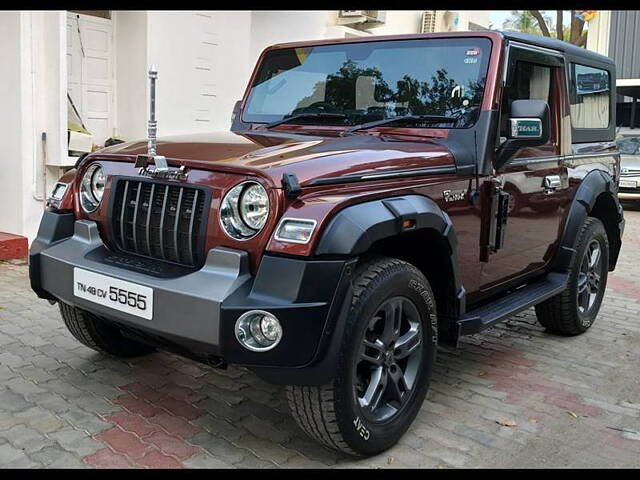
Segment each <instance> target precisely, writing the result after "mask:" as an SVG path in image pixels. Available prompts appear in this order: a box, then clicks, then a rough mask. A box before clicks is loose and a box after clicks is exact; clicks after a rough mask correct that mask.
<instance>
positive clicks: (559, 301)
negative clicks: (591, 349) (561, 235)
mask: <svg viewBox="0 0 640 480" xmlns="http://www.w3.org/2000/svg"><path fill="white" fill-rule="evenodd" d="M596 257H597V258H596ZM592 264H593V265H592ZM608 272H609V241H608V239H607V232H606V231H605V228H604V225H603V224H602V222H601V221H600V220H598V219H597V218H594V217H587V219H586V220H585V221H584V223H583V224H582V226H581V228H580V233H579V234H578V241H577V243H576V251H575V253H574V254H573V258H572V259H571V264H570V266H569V284H568V286H567V288H566V289H565V290H564V291H563V292H562V293H559V294H558V295H556V296H554V297H551V298H550V299H548V300H546V301H544V302H542V303H540V304H538V305H536V315H537V317H538V321H539V322H540V324H541V325H542V326H543V327H545V328H546V329H547V330H549V331H551V332H553V333H558V334H561V335H579V334H581V333H584V332H586V331H587V330H588V329H589V327H591V325H593V322H594V321H595V320H596V316H597V315H598V311H599V310H600V305H601V304H602V298H603V297H604V291H605V288H606V286H607V274H608Z"/></svg>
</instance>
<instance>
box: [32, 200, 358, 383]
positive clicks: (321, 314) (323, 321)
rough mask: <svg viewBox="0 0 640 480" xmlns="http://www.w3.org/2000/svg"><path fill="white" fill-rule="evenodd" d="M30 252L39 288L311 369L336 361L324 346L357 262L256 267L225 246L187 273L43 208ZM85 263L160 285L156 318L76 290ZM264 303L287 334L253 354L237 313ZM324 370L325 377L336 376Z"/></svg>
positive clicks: (144, 323)
mask: <svg viewBox="0 0 640 480" xmlns="http://www.w3.org/2000/svg"><path fill="white" fill-rule="evenodd" d="M29 260H30V262H29V263H30V267H29V270H30V277H31V284H32V288H33V290H34V291H35V292H36V293H37V294H38V296H40V297H41V298H47V299H49V300H60V301H63V302H65V303H68V304H70V305H74V306H77V307H79V308H81V309H84V310H87V311H90V312H92V313H94V314H96V315H99V316H101V317H103V318H105V319H107V320H109V321H112V322H114V323H117V324H118V325H120V326H121V328H122V329H123V331H125V332H128V331H130V332H132V333H133V334H135V335H139V336H140V337H141V338H145V337H146V338H148V339H149V340H154V341H155V343H156V344H159V345H163V344H166V345H168V346H169V345H174V346H176V347H178V348H179V349H181V350H183V351H185V352H189V353H190V354H191V356H193V357H195V358H202V359H207V358H211V357H216V358H220V359H222V360H223V361H225V362H228V363H235V364H241V365H246V366H249V367H251V368H253V369H254V370H256V371H257V373H260V371H259V370H261V369H266V370H265V372H267V371H268V372H272V373H274V374H276V376H278V375H277V374H278V372H279V371H281V369H294V370H295V371H297V372H304V370H305V368H304V367H307V366H313V365H315V368H314V370H315V369H317V366H318V364H322V365H325V364H326V361H325V360H326V359H325V355H324V353H326V351H327V349H328V348H329V346H330V344H331V343H332V340H335V337H336V335H334V333H335V332H334V330H335V325H336V323H337V321H338V317H339V315H340V312H343V310H344V308H343V304H344V303H345V302H346V301H347V298H346V297H347V295H346V292H348V291H350V289H349V288H348V286H349V283H350V282H349V278H348V275H345V271H350V270H351V269H348V268H346V267H347V265H348V263H349V262H346V261H344V260H322V261H320V260H316V261H313V260H300V259H293V258H285V257H276V256H270V255H265V256H264V257H263V258H262V261H261V264H260V267H259V269H258V271H257V272H256V274H255V275H251V273H250V271H249V261H248V260H249V259H248V255H247V253H246V252H243V251H239V250H233V249H229V248H223V247H218V248H213V249H211V250H210V251H209V252H208V255H207V258H206V262H205V264H204V266H203V267H202V268H201V269H199V270H193V269H192V270H188V271H184V270H180V269H179V268H178V269H176V267H169V266H166V267H165V264H164V262H160V261H153V260H149V259H145V258H141V257H137V256H134V255H128V254H121V253H117V252H112V251H110V250H108V249H107V248H106V246H105V245H104V244H103V242H102V240H101V238H100V235H99V232H98V226H97V224H96V223H95V222H92V221H87V220H79V221H75V220H74V219H73V216H72V215H71V214H63V213H56V212H51V211H49V212H45V214H44V216H43V219H42V222H41V226H40V230H39V232H38V237H37V238H36V240H35V241H34V242H33V244H32V246H31V250H30V256H29ZM76 267H77V268H82V269H85V270H88V271H92V272H95V273H99V274H102V275H108V276H111V277H114V278H117V279H121V280H125V281H128V282H132V283H136V284H139V285H143V286H146V287H149V288H152V289H153V291H154V294H153V295H154V301H153V317H152V319H151V320H146V319H144V318H140V317H137V316H135V315H131V314H129V313H126V312H121V311H118V310H114V309H111V308H109V307H106V306H103V305H100V304H97V303H94V302H91V301H88V300H85V299H83V298H79V297H76V296H75V295H74V293H73V271H74V268H76ZM254 309H255V310H267V311H269V312H271V313H273V314H274V315H276V317H278V319H279V320H280V322H281V324H282V327H283V332H284V334H283V338H282V340H281V342H280V343H279V344H278V346H276V347H275V348H274V349H273V350H270V351H267V352H252V351H249V350H247V349H246V348H244V347H242V345H240V343H239V342H238V341H237V340H236V338H235V333H234V327H235V322H236V320H237V318H238V317H239V316H240V315H242V314H243V313H245V312H247V311H249V310H254ZM167 349H169V350H170V348H167ZM323 370H324V369H323ZM268 372H267V373H266V375H267V376H268V375H269V373H268ZM327 375H330V374H329V373H327ZM303 376H304V375H303ZM294 377H295V375H294ZM321 377H322V378H318V380H319V381H322V379H324V380H326V378H327V377H326V375H325V376H321ZM270 380H272V381H277V380H278V379H275V380H274V379H270ZM291 381H292V379H289V380H288V381H287V383H291ZM294 381H295V379H294ZM300 383H305V382H300ZM307 383H315V381H310V382H307Z"/></svg>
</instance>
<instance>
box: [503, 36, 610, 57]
mask: <svg viewBox="0 0 640 480" xmlns="http://www.w3.org/2000/svg"><path fill="white" fill-rule="evenodd" d="M500 33H502V35H503V36H504V38H506V39H509V40H515V41H518V42H522V43H530V44H532V45H538V46H540V47H544V48H551V49H554V50H561V51H563V52H566V53H569V54H571V55H575V56H577V57H582V58H584V59H585V60H586V61H593V62H598V63H608V64H611V65H615V62H614V61H613V60H612V59H611V58H609V57H605V56H604V55H600V54H599V53H595V52H592V51H591V50H587V49H585V48H580V47H578V46H576V45H573V44H571V43H567V42H563V41H561V40H558V39H556V38H549V37H544V36H541V35H531V34H528V33H520V32H500Z"/></svg>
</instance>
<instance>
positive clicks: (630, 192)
mask: <svg viewBox="0 0 640 480" xmlns="http://www.w3.org/2000/svg"><path fill="white" fill-rule="evenodd" d="M625 181H627V182H628V181H632V182H635V184H636V188H630V187H625V186H624V182H625ZM618 198H619V199H620V200H640V177H630V176H622V177H620V182H619V185H618Z"/></svg>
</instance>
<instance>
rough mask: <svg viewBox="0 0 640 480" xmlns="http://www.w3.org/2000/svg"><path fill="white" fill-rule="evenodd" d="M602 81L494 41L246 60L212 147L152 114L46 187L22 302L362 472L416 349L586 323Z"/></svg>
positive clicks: (404, 392) (554, 51) (599, 68)
mask: <svg viewBox="0 0 640 480" xmlns="http://www.w3.org/2000/svg"><path fill="white" fill-rule="evenodd" d="M151 73H152V75H151V77H152V79H151V82H152V83H151V85H152V93H153V91H154V88H155V72H151ZM584 75H590V77H589V78H591V77H594V76H595V77H597V78H598V79H599V80H598V82H599V84H598V88H597V89H596V88H586V89H585V88H584V82H580V81H578V80H577V77H579V76H584ZM582 78H584V77H582ZM614 79H615V67H614V63H613V61H611V60H610V59H609V58H607V57H603V56H600V55H597V54H594V53H592V52H589V51H586V50H584V49H581V48H578V47H575V46H573V45H569V44H567V43H563V42H560V41H557V40H553V39H548V38H544V37H535V36H529V35H524V34H516V33H497V32H458V33H455V34H447V33H442V34H425V35H409V36H393V37H366V38H351V39H341V40H327V41H317V42H303V43H292V44H286V45H276V46H272V47H269V48H267V49H266V50H265V51H264V52H263V54H262V55H261V57H260V59H259V61H258V64H257V66H256V68H255V71H254V73H253V75H252V77H251V79H250V81H249V85H248V88H247V90H246V93H245V95H244V98H243V99H242V101H240V102H238V104H237V108H236V109H235V111H234V115H233V122H232V123H233V124H232V128H231V132H229V133H224V134H223V133H219V134H210V135H193V136H184V137H174V138H166V139H158V140H156V139H155V129H156V123H155V116H154V114H153V109H152V116H151V120H150V122H149V132H150V138H149V139H148V140H144V141H138V142H129V143H125V144H121V145H115V146H112V147H109V148H105V149H103V150H100V151H98V152H95V153H93V154H90V155H88V156H87V157H85V158H84V159H83V160H82V161H81V162H79V164H78V165H77V168H76V169H74V170H73V171H72V172H70V173H68V174H66V175H65V176H64V177H63V178H62V179H61V180H60V183H58V185H57V186H56V189H55V190H54V193H53V194H52V197H51V199H50V207H49V209H48V211H46V212H45V214H44V216H43V219H42V223H41V226H40V230H39V233H38V237H37V239H36V240H35V241H34V243H33V245H32V246H31V252H30V275H31V283H32V287H33V289H34V290H35V292H36V293H37V294H38V296H39V297H41V298H45V299H48V300H49V301H50V302H58V304H59V306H60V311H61V313H62V318H63V320H64V322H65V323H66V325H67V326H68V328H69V330H70V331H71V333H72V334H73V335H74V336H75V337H76V338H77V339H78V340H79V341H80V342H82V343H84V344H85V345H87V346H89V347H91V348H93V349H95V350H98V351H100V352H104V353H108V354H111V355H116V356H121V357H131V356H135V355H141V354H145V353H148V352H151V351H153V350H154V349H162V350H167V351H171V352H175V353H178V354H181V355H184V356H186V357H189V358H192V359H194V360H198V361H200V362H204V363H207V364H210V365H212V366H215V367H221V368H224V367H226V365H227V364H230V363H231V364H237V365H243V366H245V367H247V368H249V369H251V370H252V371H254V372H255V373H256V374H257V375H259V376H260V377H262V378H264V379H266V380H268V381H270V382H273V383H277V384H282V385H286V386H287V387H286V388H287V394H288V398H289V403H290V405H291V411H292V414H293V416H294V417H295V418H296V420H297V421H298V423H299V424H300V427H301V428H302V429H303V430H305V431H306V432H307V433H308V434H309V435H311V436H312V437H314V438H315V439H317V440H318V441H319V442H322V443H323V444H325V445H327V446H329V447H331V448H335V449H339V450H342V451H344V452H349V453H352V454H360V455H370V454H375V453H377V452H380V451H382V450H384V449H386V448H388V447H390V446H391V445H393V444H394V443H395V442H397V440H398V439H399V438H400V437H401V435H402V434H403V433H404V432H405V431H406V430H407V428H408V427H409V426H410V424H411V422H412V420H413V419H414V417H415V416H416V414H417V413H418V410H419V409H420V406H421V404H422V401H423V399H424V396H425V394H426V392H427V388H428V386H429V379H430V376H431V372H432V370H433V366H434V362H435V356H436V345H437V343H438V342H442V343H447V344H450V345H456V344H457V341H458V338H459V337H460V336H461V335H467V334H473V333H477V332H480V331H482V330H484V329H486V328H488V327H490V326H492V325H494V324H495V323H496V322H499V321H502V320H505V319H507V318H508V317H510V316H511V315H513V314H515V313H518V312H520V311H522V310H525V309H527V308H530V307H532V306H535V310H536V314H537V316H538V319H539V321H540V323H541V324H542V325H544V326H545V327H546V328H547V329H548V330H549V331H551V332H556V333H558V334H561V335H576V334H580V333H583V332H585V331H586V330H587V329H588V328H589V327H590V326H591V325H592V324H593V322H594V320H595V319H596V316H597V314H598V310H599V308H600V304H601V302H602V297H603V295H604V291H605V287H606V282H607V273H608V272H609V271H611V270H613V269H614V268H615V265H616V261H617V258H618V253H619V251H620V245H621V237H622V232H623V228H624V219H623V212H622V208H621V207H620V205H619V203H618V200H617V189H618V179H619V172H620V169H619V153H618V151H617V149H616V146H615V143H614V136H615V124H616V122H615V103H614V102H615V98H616V93H615V86H614V85H615V83H614ZM151 104H152V106H153V105H154V102H153V99H152V102H151ZM516 206H517V208H516Z"/></svg>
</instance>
